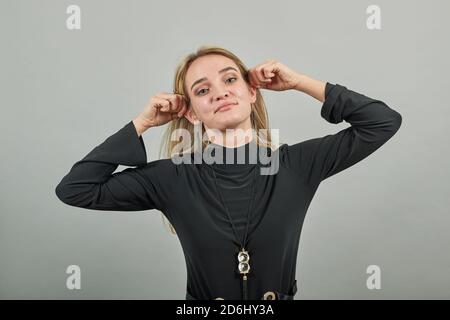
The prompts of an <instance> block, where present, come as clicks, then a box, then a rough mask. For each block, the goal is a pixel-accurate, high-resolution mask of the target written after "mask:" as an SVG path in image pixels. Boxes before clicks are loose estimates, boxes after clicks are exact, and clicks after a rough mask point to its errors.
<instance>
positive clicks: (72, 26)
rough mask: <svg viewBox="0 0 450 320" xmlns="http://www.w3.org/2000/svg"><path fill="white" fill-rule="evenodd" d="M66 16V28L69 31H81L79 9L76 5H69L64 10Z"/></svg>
mask: <svg viewBox="0 0 450 320" xmlns="http://www.w3.org/2000/svg"><path fill="white" fill-rule="evenodd" d="M66 13H67V14H70V16H69V17H68V18H67V20H66V27H67V29H69V30H79V29H81V9H80V7H79V6H77V5H74V4H72V5H70V6H68V7H67V10H66Z"/></svg>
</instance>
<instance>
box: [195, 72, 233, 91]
mask: <svg viewBox="0 0 450 320" xmlns="http://www.w3.org/2000/svg"><path fill="white" fill-rule="evenodd" d="M228 70H234V71H236V72H238V71H237V70H236V68H233V67H226V68H223V69H222V70H220V71H219V72H218V73H223V72H225V71H228ZM205 80H208V78H206V77H204V78H201V79H198V80H197V81H195V82H194V83H193V84H192V86H191V90H192V88H194V86H195V85H196V84H197V83H199V82H202V81H205Z"/></svg>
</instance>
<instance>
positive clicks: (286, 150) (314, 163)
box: [56, 83, 402, 300]
mask: <svg viewBox="0 0 450 320" xmlns="http://www.w3.org/2000/svg"><path fill="white" fill-rule="evenodd" d="M321 116H322V117H323V118H324V119H325V120H327V121H328V122H330V123H340V122H342V121H343V120H345V121H346V122H348V123H350V124H351V126H349V127H348V128H346V129H343V130H341V131H339V132H338V133H336V134H330V135H326V136H323V137H319V138H315V139H310V140H306V141H302V142H299V143H297V144H293V145H287V144H283V145H281V146H280V147H279V148H278V149H276V150H274V151H272V152H271V151H270V150H269V149H266V150H267V152H268V155H269V156H271V159H272V161H274V160H273V159H278V161H279V163H278V170H277V171H276V172H275V173H273V174H260V172H261V169H262V168H263V167H265V166H269V165H270V164H266V163H265V164H261V161H260V159H259V158H258V161H257V162H256V163H254V161H248V156H249V154H250V150H253V149H251V148H250V147H251V146H252V144H254V143H255V142H254V141H252V142H250V143H247V144H245V145H242V146H240V147H237V148H225V147H223V146H219V145H216V144H212V145H210V146H209V147H208V148H213V149H212V150H213V152H212V153H211V154H212V155H215V152H216V151H217V150H218V149H217V148H222V152H223V154H225V152H229V151H236V153H235V158H236V155H237V154H239V152H242V151H244V153H245V154H246V155H247V157H246V158H247V163H245V164H239V163H234V164H230V163H228V161H227V163H224V164H218V163H214V164H207V163H206V162H201V163H196V162H195V161H192V163H191V164H188V163H182V164H175V163H174V161H172V159H160V160H155V161H151V162H147V157H146V150H145V146H144V142H143V139H142V137H141V136H138V135H137V133H136V129H135V127H134V125H133V122H132V121H130V122H129V123H127V124H126V125H125V126H124V127H122V128H121V129H120V130H118V131H117V132H116V133H114V134H112V135H111V136H110V137H108V138H107V139H106V140H105V141H104V142H103V143H101V144H100V145H98V146H97V147H96V148H94V149H93V150H92V151H91V152H89V153H88V154H87V155H86V156H85V157H84V158H83V159H82V160H80V161H78V162H76V163H75V164H74V165H73V167H72V168H71V170H70V171H69V173H68V174H67V175H66V176H64V178H63V179H62V180H61V182H60V183H59V184H58V185H57V187H56V195H57V196H58V198H59V199H60V200H61V201H63V202H64V203H66V204H68V205H72V206H77V207H80V208H87V209H94V210H114V211H138V210H150V209H157V210H160V211H161V212H163V213H164V215H165V216H166V217H167V219H168V220H169V221H170V223H171V224H172V225H173V227H174V228H175V230H176V232H177V235H178V238H179V240H180V243H181V246H182V249H183V253H184V256H185V259H186V267H187V286H186V292H187V293H188V294H189V295H191V296H193V297H195V298H197V299H214V298H216V297H222V298H224V299H227V300H228V299H242V287H241V286H242V282H241V277H240V275H239V273H238V271H237V260H236V254H237V253H238V251H239V249H240V247H241V242H242V241H243V238H244V233H245V230H246V229H247V228H246V226H247V213H248V211H247V210H248V209H249V206H250V205H251V208H250V211H249V213H250V218H251V219H250V222H249V224H248V236H247V241H246V244H245V247H246V249H247V250H248V251H249V254H250V267H251V269H250V273H249V274H248V298H249V299H261V297H262V295H263V294H264V293H265V292H266V291H277V292H280V293H284V294H293V293H294V292H293V288H294V286H295V285H296V261H297V252H298V245H299V240H300V233H301V230H302V225H303V221H304V218H305V215H306V212H307V210H308V207H309V205H310V203H311V201H312V199H313V196H314V194H315V192H316V190H317V188H318V186H319V184H320V183H321V182H322V181H323V180H324V179H327V178H329V177H331V176H332V175H334V174H336V173H338V172H340V171H342V170H344V169H346V168H348V167H350V166H352V165H354V164H355V163H357V162H359V161H360V160H362V159H364V158H366V157H367V156H369V155H370V154H371V153H372V152H374V151H375V150H377V149H378V148H379V147H381V146H382V145H383V144H384V143H385V142H386V141H388V140H389V139H390V138H391V137H392V136H393V135H394V134H395V133H396V132H397V130H398V129H399V127H400V124H401V122H402V117H401V115H400V114H399V113H398V112H396V111H394V110H392V109H391V108H389V107H388V106H387V105H386V104H385V103H384V102H382V101H380V100H374V99H371V98H369V97H367V96H365V95H362V94H359V93H357V92H354V91H351V90H349V89H347V88H346V87H344V86H341V85H339V84H336V85H333V84H331V83H327V84H326V89H325V101H324V103H323V105H322V108H321ZM253 146H254V145H253ZM233 149H235V150H233ZM192 159H193V158H192ZM118 165H125V166H131V167H133V168H127V169H125V170H123V171H121V172H116V173H113V172H114V171H115V170H116V169H117V167H118ZM272 167H276V166H272ZM213 170H214V171H213ZM255 170H258V171H256V173H257V174H256V175H255ZM215 177H216V178H215ZM253 177H256V180H255V181H253ZM252 187H254V189H253V191H254V195H253V196H251V194H252V193H251V191H252ZM224 204H225V205H224ZM227 209H228V212H229V215H230V217H231V218H232V221H233V222H234V224H235V226H236V232H237V237H238V238H236V233H235V232H234V230H233V227H232V224H231V223H230V221H229V219H228V213H227ZM151 212H156V211H151ZM299 287H300V288H301V284H300V285H299Z"/></svg>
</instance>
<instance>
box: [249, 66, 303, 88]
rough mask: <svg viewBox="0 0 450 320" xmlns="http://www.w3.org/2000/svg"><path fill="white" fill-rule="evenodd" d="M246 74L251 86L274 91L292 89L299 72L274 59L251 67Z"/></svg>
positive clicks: (296, 81)
mask: <svg viewBox="0 0 450 320" xmlns="http://www.w3.org/2000/svg"><path fill="white" fill-rule="evenodd" d="M248 75H249V81H250V84H251V85H252V86H254V87H256V88H263V89H268V90H275V91H284V90H289V89H294V88H295V87H296V86H297V84H298V83H299V81H300V74H298V73H297V72H295V71H293V70H291V69H289V68H288V67H286V66H285V65H284V64H282V63H281V62H278V61H276V60H267V61H265V62H263V63H261V64H259V65H257V66H256V67H254V68H251V69H250V70H249V71H248Z"/></svg>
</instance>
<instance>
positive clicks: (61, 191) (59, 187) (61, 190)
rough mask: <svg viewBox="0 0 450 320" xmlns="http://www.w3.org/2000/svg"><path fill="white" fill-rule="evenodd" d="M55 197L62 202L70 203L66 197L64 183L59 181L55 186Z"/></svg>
mask: <svg viewBox="0 0 450 320" xmlns="http://www.w3.org/2000/svg"><path fill="white" fill-rule="evenodd" d="M55 194H56V197H57V198H58V199H59V200H60V201H61V202H63V203H65V204H68V205H70V202H69V200H68V198H67V192H65V190H64V185H63V184H62V183H59V184H58V185H57V186H56V188H55Z"/></svg>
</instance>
